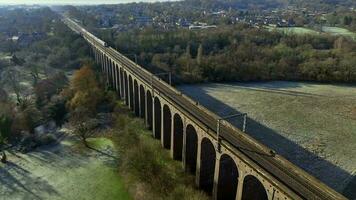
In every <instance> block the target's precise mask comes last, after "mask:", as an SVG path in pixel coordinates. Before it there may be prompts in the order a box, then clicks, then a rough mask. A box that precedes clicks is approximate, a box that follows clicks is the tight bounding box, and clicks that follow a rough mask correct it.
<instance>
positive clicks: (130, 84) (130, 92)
mask: <svg viewBox="0 0 356 200" xmlns="http://www.w3.org/2000/svg"><path fill="white" fill-rule="evenodd" d="M133 93H134V91H133V85H132V78H131V75H129V95H130V96H129V100H130V103H129V106H130V109H131V110H133V109H134V95H133Z"/></svg>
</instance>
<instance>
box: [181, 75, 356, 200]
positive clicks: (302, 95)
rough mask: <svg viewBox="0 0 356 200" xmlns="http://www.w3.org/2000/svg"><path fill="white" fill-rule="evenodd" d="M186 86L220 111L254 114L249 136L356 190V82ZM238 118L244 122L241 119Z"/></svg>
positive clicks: (334, 183)
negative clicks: (344, 84) (344, 83)
mask: <svg viewBox="0 0 356 200" xmlns="http://www.w3.org/2000/svg"><path fill="white" fill-rule="evenodd" d="M180 89H181V90H182V91H183V92H184V93H186V94H188V95H189V96H191V97H192V98H193V99H195V100H197V101H199V102H200V103H201V104H202V105H205V106H206V107H207V108H209V109H210V110H212V111H214V112H215V113H217V114H219V115H220V116H223V115H227V114H232V113H236V112H246V113H248V116H249V119H248V122H247V133H248V134H249V135H251V136H253V137H254V138H256V139H257V140H259V141H261V142H262V143H264V144H265V145H267V146H268V147H270V148H272V149H274V150H276V151H277V152H278V153H279V154H281V155H283V156H285V157H286V158H287V159H288V160H290V161H292V162H293V163H295V164H297V165H298V166H300V167H301V168H303V169H305V170H306V171H308V172H310V173H311V174H313V175H314V176H316V177H317V178H319V179H320V180H322V181H323V182H326V183H327V184H328V185H330V186H331V187H333V188H334V189H336V190H338V191H339V192H343V191H344V190H345V192H346V193H348V192H350V191H351V190H353V191H354V189H351V188H350V187H351V186H352V185H354V186H355V187H356V184H355V182H356V180H355V179H356V178H353V177H355V176H356V156H355V155H356V86H343V85H326V84H312V83H298V82H265V83H236V84H202V85H187V86H181V87H180ZM233 123H234V124H236V126H239V127H241V119H239V120H237V119H235V120H234V121H233ZM352 178H353V181H351V180H352ZM350 181H351V182H353V183H351V182H350ZM350 189H351V190H350ZM347 191H348V192H347ZM354 192H355V191H354ZM354 197H355V196H354ZM355 198H356V197H355Z"/></svg>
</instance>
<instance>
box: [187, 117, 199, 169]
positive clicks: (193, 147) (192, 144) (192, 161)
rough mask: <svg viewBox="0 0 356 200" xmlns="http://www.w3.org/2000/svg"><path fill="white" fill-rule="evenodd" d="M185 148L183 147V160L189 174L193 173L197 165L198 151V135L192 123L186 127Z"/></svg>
mask: <svg viewBox="0 0 356 200" xmlns="http://www.w3.org/2000/svg"><path fill="white" fill-rule="evenodd" d="M185 146H186V149H185V161H186V163H185V164H186V170H187V171H188V172H190V173H191V174H195V171H196V166H197V153H198V136H197V132H196V131H195V128H194V127H193V126H192V125H190V124H189V125H188V126H187V129H186V144H185Z"/></svg>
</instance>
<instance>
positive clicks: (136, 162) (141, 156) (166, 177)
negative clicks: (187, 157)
mask: <svg viewBox="0 0 356 200" xmlns="http://www.w3.org/2000/svg"><path fill="white" fill-rule="evenodd" d="M114 115H115V117H114V118H115V120H116V122H115V123H114V127H113V129H112V134H111V135H112V137H111V139H112V141H113V142H114V144H115V146H116V147H117V149H118V151H119V153H118V154H119V173H120V175H121V176H122V178H123V181H124V184H125V186H126V188H127V189H128V191H129V193H130V194H131V195H132V196H133V198H134V199H145V200H149V199H155V200H156V199H193V200H194V199H209V198H208V197H207V196H206V195H205V194H204V193H203V192H201V191H199V190H197V189H196V188H195V186H194V176H191V175H188V174H186V173H185V172H184V169H183V168H182V163H181V162H178V161H174V160H172V159H171V158H170V156H169V152H168V151H167V150H164V149H163V148H162V147H161V144H160V141H159V140H155V139H154V138H153V137H152V134H151V132H150V131H148V130H147V129H146V128H145V126H144V123H143V120H141V119H138V118H135V117H133V115H132V114H131V112H130V111H129V110H128V109H127V108H125V107H124V105H123V104H122V102H118V103H117V106H116V108H115V111H114Z"/></svg>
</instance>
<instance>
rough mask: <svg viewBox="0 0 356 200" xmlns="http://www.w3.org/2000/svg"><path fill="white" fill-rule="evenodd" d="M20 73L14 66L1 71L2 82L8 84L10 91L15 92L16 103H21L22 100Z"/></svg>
mask: <svg viewBox="0 0 356 200" xmlns="http://www.w3.org/2000/svg"><path fill="white" fill-rule="evenodd" d="M19 77H20V73H19V72H18V71H17V70H16V69H14V68H8V69H6V70H4V72H3V73H2V80H3V81H2V84H4V85H5V84H8V85H9V86H10V87H11V89H12V91H13V92H14V93H15V95H16V100H17V103H18V104H21V101H22V97H21V91H22V87H21V85H20V79H19Z"/></svg>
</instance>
